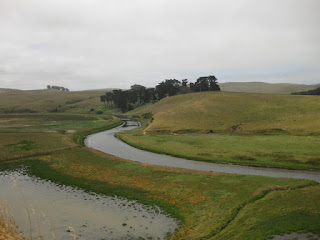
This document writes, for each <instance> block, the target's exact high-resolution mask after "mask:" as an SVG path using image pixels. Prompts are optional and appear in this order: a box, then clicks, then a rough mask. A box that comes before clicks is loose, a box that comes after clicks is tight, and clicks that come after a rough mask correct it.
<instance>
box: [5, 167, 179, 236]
mask: <svg viewBox="0 0 320 240" xmlns="http://www.w3.org/2000/svg"><path fill="white" fill-rule="evenodd" d="M0 199H1V200H2V203H1V205H7V206H5V207H10V208H11V211H12V214H13V216H14V219H15V221H16V224H17V225H18V228H19V230H20V231H22V232H23V233H24V234H25V236H29V232H30V227H31V228H32V234H33V238H34V239H39V238H38V235H39V234H40V235H42V236H44V239H59V240H60V239H61V240H63V239H74V237H75V236H76V237H77V239H92V240H94V239H138V238H143V239H147V238H148V239H164V238H165V236H166V234H167V233H168V232H171V233H172V232H173V231H174V230H175V229H176V228H177V223H176V222H175V220H174V219H172V218H170V217H168V216H166V215H164V214H162V213H161V210H160V209H159V208H156V207H154V208H151V207H147V206H144V205H142V204H138V203H136V202H135V201H128V200H126V199H123V198H118V197H106V196H101V195H97V194H89V193H86V192H84V191H82V190H79V189H75V188H72V187H68V186H59V185H57V184H54V183H52V182H50V181H45V180H42V179H38V178H35V177H30V176H28V175H26V174H25V171H24V170H16V171H10V172H9V171H6V172H0ZM4 201H6V202H7V203H5V202H4ZM29 216H30V219H31V220H29ZM30 223H31V226H30Z"/></svg>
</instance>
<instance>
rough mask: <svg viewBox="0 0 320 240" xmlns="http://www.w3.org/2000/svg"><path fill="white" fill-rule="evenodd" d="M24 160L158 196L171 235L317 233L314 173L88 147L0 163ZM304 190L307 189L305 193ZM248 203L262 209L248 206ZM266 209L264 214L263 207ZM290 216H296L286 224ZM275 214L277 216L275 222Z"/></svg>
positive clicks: (75, 182)
mask: <svg viewBox="0 0 320 240" xmlns="http://www.w3.org/2000/svg"><path fill="white" fill-rule="evenodd" d="M21 164H24V165H27V166H29V167H30V171H31V174H34V175H36V176H39V177H41V178H44V179H50V180H51V181H54V182H58V183H62V184H66V185H70V186H77V187H81V188H83V189H86V190H90V191H94V192H97V193H102V194H106V195H111V196H113V195H117V196H123V197H126V198H128V199H135V200H138V201H139V202H141V203H144V204H148V205H153V204H156V205H158V206H160V207H161V208H162V209H163V210H164V211H165V212H167V213H169V214H171V215H173V216H174V217H176V218H178V219H179V220H180V221H181V227H180V228H179V229H178V230H177V232H176V233H175V234H174V236H172V237H171V238H172V239H230V238H228V237H221V236H223V235H221V234H225V233H228V234H230V235H232V234H234V231H235V230H234V227H236V228H238V229H237V230H236V236H237V239H267V238H268V237H270V236H271V235H273V234H283V233H286V232H291V231H298V230H307V231H312V232H315V233H320V229H319V226H320V224H319V223H320V217H319V215H318V210H319V208H320V203H319V202H318V201H315V199H317V197H318V195H319V187H318V186H319V185H318V184H317V183H315V182H312V181H306V180H293V179H281V178H268V177H259V176H241V175H231V174H218V173H204V172H197V171H191V170H183V169H174V168H168V167H158V166H150V165H146V164H139V163H132V162H129V161H126V160H123V159H119V158H116V157H113V156H110V155H107V154H103V153H100V152H98V151H94V150H89V149H86V148H81V149H70V150H64V151H59V152H55V153H52V154H50V155H46V156H39V157H36V158H30V159H26V160H24V161H23V162H22V161H20V162H14V163H6V164H2V165H0V166H1V167H2V168H10V167H16V166H18V165H21ZM302 192H303V193H306V194H303V197H302V196H301V195H302V194H301V193H302ZM280 197H281V199H279V198H280ZM299 198H300V199H301V200H299V201H297V200H296V199H299ZM275 199H277V201H276V203H277V204H276V206H275V207H274V209H273V208H272V206H273V204H274V203H275ZM293 199H294V200H293ZM251 205H253V206H255V207H256V208H259V212H257V213H256V212H254V211H251V210H250V209H251V207H248V209H247V208H246V206H251ZM270 209H271V210H272V211H270ZM264 211H268V214H262V213H263V212H264ZM292 216H294V217H295V218H294V221H295V224H288V221H290V220H291V219H292ZM242 217H245V218H250V221H248V225H249V226H247V227H246V228H243V229H242V228H241V224H242V223H243V222H241V221H240V222H239V223H238V224H235V223H234V221H238V218H242ZM275 218H279V219H278V221H276V222H274V223H273V220H274V219H275ZM306 220H307V221H306ZM234 224H235V225H234ZM229 228H230V231H231V232H229ZM250 228H253V229H254V232H252V231H248V229H250ZM266 229H267V230H268V231H266ZM238 236H241V237H239V238H238ZM218 237H221V238H218Z"/></svg>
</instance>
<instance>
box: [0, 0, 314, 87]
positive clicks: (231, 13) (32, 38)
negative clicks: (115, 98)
mask: <svg viewBox="0 0 320 240" xmlns="http://www.w3.org/2000/svg"><path fill="white" fill-rule="evenodd" d="M319 7H320V2H319V1H318V0H304V1H302V0H281V1H278V0H264V1H256V0H215V1H212V0H199V1H194V0H193V1H191V0H176V1H168V0H151V1H150V0H130V1H129V0H117V1H116V0H108V1H105V0H68V1H65V0H28V1H24V0H2V1H1V2H0V87H9V88H21V89H34V88H44V87H45V86H46V85H47V84H54V85H63V86H66V87H69V88H70V89H73V90H77V89H96V88H107V87H120V88H128V87H129V86H130V85H132V84H134V83H140V84H143V85H146V86H154V85H155V84H157V83H158V82H160V81H162V80H164V79H165V78H178V79H181V78H188V79H189V80H191V81H193V80H195V79H196V78H197V77H199V76H201V75H206V74H215V75H216V76H217V77H218V79H219V80H220V81H221V82H225V81H266V82H294V83H305V84H312V83H319V82H320V80H319V72H320V66H319V65H320V47H319V44H318V43H319V40H320V31H319V30H318V26H317V25H318V23H319V22H320V17H319V14H318V9H319Z"/></svg>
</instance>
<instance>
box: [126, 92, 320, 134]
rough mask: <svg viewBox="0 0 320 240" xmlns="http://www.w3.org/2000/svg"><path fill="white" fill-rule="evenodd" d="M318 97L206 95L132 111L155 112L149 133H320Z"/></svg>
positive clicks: (163, 101)
mask: <svg viewBox="0 0 320 240" xmlns="http://www.w3.org/2000/svg"><path fill="white" fill-rule="evenodd" d="M319 109H320V101H319V98H318V96H291V95H289V96H287V95H271V94H253V93H251V94H249V93H228V92H203V93H192V94H185V95H178V96H174V97H169V98H165V99H163V100H161V101H159V102H157V103H155V104H149V105H147V106H145V107H143V108H139V109H136V110H133V111H132V112H129V115H131V116H132V115H142V114H144V113H148V112H152V114H153V121H152V123H151V124H149V126H148V127H147V128H146V129H145V132H146V133H210V132H213V133H241V134H296V135H312V134H315V135H319V134H320V122H319V119H320V110H319Z"/></svg>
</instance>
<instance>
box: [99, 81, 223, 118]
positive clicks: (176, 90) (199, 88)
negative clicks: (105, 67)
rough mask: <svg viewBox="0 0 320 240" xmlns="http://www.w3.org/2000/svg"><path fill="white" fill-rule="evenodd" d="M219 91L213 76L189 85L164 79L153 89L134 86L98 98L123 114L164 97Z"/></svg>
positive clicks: (185, 82)
mask: <svg viewBox="0 0 320 240" xmlns="http://www.w3.org/2000/svg"><path fill="white" fill-rule="evenodd" d="M205 91H220V87H219V85H218V83H217V78H216V77H215V76H207V77H200V78H198V79H197V81H196V82H194V83H189V84H188V80H187V79H183V80H181V81H179V80H177V79H166V80H165V81H163V82H161V83H159V84H158V85H157V86H155V87H154V88H146V87H144V86H142V85H138V84H135V85H133V86H131V88H130V89H129V90H125V91H123V90H113V92H107V93H106V94H105V95H102V96H100V101H101V102H104V104H105V107H107V106H108V107H111V106H114V107H117V108H120V109H121V110H122V111H123V112H125V111H130V110H132V109H134V108H135V107H137V106H140V105H142V104H145V103H149V102H155V101H158V100H161V99H162V98H165V97H170V96H174V95H177V94H185V93H191V92H205Z"/></svg>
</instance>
